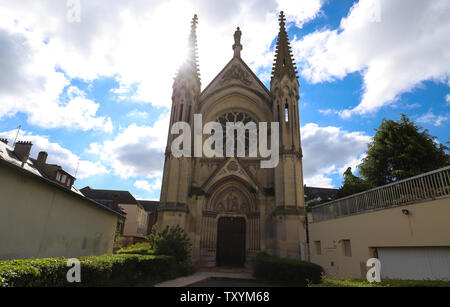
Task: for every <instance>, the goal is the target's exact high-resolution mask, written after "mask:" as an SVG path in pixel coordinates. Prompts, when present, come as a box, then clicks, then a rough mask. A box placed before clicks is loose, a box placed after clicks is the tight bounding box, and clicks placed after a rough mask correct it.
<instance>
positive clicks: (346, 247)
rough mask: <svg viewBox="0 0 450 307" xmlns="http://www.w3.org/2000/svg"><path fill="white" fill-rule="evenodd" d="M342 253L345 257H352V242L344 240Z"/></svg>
mask: <svg viewBox="0 0 450 307" xmlns="http://www.w3.org/2000/svg"><path fill="white" fill-rule="evenodd" d="M342 251H343V254H344V256H347V257H351V256H352V245H351V243H350V240H342Z"/></svg>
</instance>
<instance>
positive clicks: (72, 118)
mask: <svg viewBox="0 0 450 307" xmlns="http://www.w3.org/2000/svg"><path fill="white" fill-rule="evenodd" d="M2 17H4V16H3V14H1V13H0V20H2ZM3 22H4V20H3ZM2 26H5V25H4V24H2V21H0V50H1V52H2V54H1V57H2V60H1V61H0V71H1V72H2V73H1V75H0V101H1V102H2V108H1V109H0V119H1V118H4V117H10V116H13V115H15V114H16V113H18V112H22V113H25V114H27V116H28V121H29V123H31V124H34V125H37V126H40V127H44V128H56V127H67V128H75V129H81V130H84V131H86V130H90V129H98V130H103V131H107V132H109V131H111V130H112V123H111V119H110V118H109V117H103V116H97V110H98V108H99V104H98V103H95V102H94V101H92V100H89V99H86V98H85V97H84V93H83V92H82V91H80V90H79V89H77V88H76V87H69V89H68V91H67V97H68V98H69V99H70V101H69V102H68V103H64V102H61V101H60V100H59V95H60V94H62V92H63V90H64V88H65V87H66V86H67V85H68V84H69V80H68V79H67V78H66V77H65V76H64V74H62V73H60V72H57V71H56V70H55V61H54V53H53V52H52V50H50V49H49V48H48V47H47V45H46V44H45V43H44V42H43V41H40V40H39V39H38V38H37V37H35V35H34V33H33V32H31V31H28V32H27V31H25V32H20V31H18V30H17V29H16V27H13V28H12V29H8V30H5V29H2Z"/></svg>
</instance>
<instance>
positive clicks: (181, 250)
mask: <svg viewBox="0 0 450 307" xmlns="http://www.w3.org/2000/svg"><path fill="white" fill-rule="evenodd" d="M148 239H149V241H150V244H151V246H152V247H153V248H154V249H155V254H157V255H166V256H172V257H174V258H175V259H176V260H177V261H178V262H188V261H189V257H190V247H191V242H190V240H189V237H188V236H187V234H186V233H185V232H184V230H183V228H181V227H180V226H179V225H176V226H172V227H170V228H169V226H166V228H165V229H164V230H163V231H162V232H160V233H158V234H157V235H153V234H151V235H150V236H148Z"/></svg>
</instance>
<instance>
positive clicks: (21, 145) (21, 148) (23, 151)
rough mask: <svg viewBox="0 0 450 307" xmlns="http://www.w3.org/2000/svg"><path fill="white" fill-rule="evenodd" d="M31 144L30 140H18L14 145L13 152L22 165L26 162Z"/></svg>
mask: <svg viewBox="0 0 450 307" xmlns="http://www.w3.org/2000/svg"><path fill="white" fill-rule="evenodd" d="M31 146H33V144H32V143H31V142H24V141H18V142H16V144H15V145H14V153H15V154H16V156H17V157H18V158H19V160H20V161H22V167H23V165H24V164H25V163H26V162H27V160H28V157H29V156H30V150H31Z"/></svg>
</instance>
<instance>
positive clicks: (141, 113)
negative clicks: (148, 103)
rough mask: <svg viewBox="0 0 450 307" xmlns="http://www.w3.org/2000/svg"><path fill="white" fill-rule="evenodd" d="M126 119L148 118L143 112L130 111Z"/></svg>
mask: <svg viewBox="0 0 450 307" xmlns="http://www.w3.org/2000/svg"><path fill="white" fill-rule="evenodd" d="M127 117H137V118H142V119H145V118H147V117H148V113H147V112H145V111H139V110H136V109H134V110H131V111H130V112H128V114H127Z"/></svg>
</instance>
